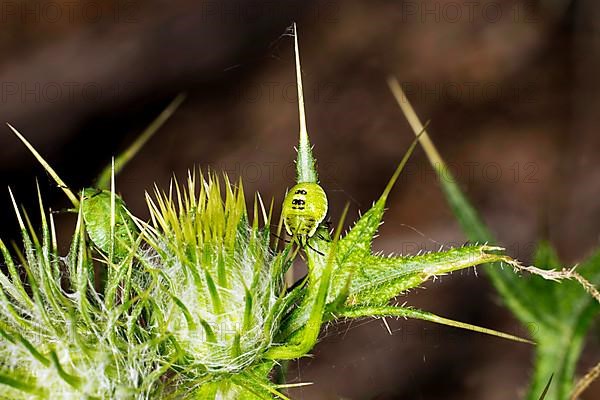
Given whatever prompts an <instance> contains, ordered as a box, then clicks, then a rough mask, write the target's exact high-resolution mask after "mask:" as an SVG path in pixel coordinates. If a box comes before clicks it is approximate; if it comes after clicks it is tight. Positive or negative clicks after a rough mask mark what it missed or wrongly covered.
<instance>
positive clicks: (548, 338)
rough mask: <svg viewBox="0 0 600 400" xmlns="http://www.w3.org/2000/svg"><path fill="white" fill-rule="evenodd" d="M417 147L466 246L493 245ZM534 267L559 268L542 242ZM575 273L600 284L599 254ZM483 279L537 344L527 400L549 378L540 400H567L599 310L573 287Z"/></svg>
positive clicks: (445, 176) (442, 172) (430, 152)
mask: <svg viewBox="0 0 600 400" xmlns="http://www.w3.org/2000/svg"><path fill="white" fill-rule="evenodd" d="M388 83H389V85H390V89H391V90H392V93H393V94H394V96H395V97H396V100H397V102H398V104H399V106H400V107H401V108H402V110H403V111H404V114H405V115H406V117H407V119H408V121H409V123H410V125H411V126H412V128H413V131H414V132H415V133H417V132H420V131H422V129H423V128H422V125H421V122H420V121H419V118H418V117H417V115H416V113H415V112H414V110H413V108H412V106H411V105H410V103H409V102H408V101H407V99H406V96H405V94H404V93H403V91H402V88H401V87H400V84H399V83H398V81H397V80H396V79H394V78H390V79H389V81H388ZM421 144H422V146H423V148H424V149H425V152H426V153H427V156H428V158H429V161H430V163H431V165H432V166H433V168H434V170H435V171H436V173H437V174H438V175H439V176H440V179H439V181H440V182H441V185H442V189H443V191H444V194H445V195H446V199H447V201H448V203H449V204H450V206H451V208H452V211H453V212H454V214H455V216H456V218H457V220H458V221H459V223H460V224H461V226H462V228H463V231H464V232H465V234H466V235H467V237H468V238H469V239H470V240H471V241H479V242H491V243H494V242H495V240H494V238H493V236H492V234H491V233H490V230H489V228H488V227H487V226H486V225H485V223H484V222H483V221H482V219H481V218H480V217H479V215H478V214H477V211H476V210H475V208H474V207H473V206H472V205H471V204H470V202H469V201H468V199H467V198H466V196H465V195H464V194H463V192H462V191H461V190H460V188H459V187H458V184H457V183H456V180H455V179H454V177H453V176H452V174H451V173H450V171H449V170H448V168H447V167H446V165H445V163H444V161H443V159H442V157H441V156H440V154H439V153H438V151H437V149H436V148H435V146H434V144H433V142H432V141H431V139H430V138H429V136H428V135H427V134H426V133H424V134H423V135H422V137H421ZM535 264H536V265H541V266H544V267H545V268H546V269H551V268H556V267H557V266H558V265H560V262H559V260H558V258H557V257H556V254H555V252H554V250H553V249H552V248H551V246H550V245H549V244H547V243H544V242H542V243H541V244H540V245H539V247H538V250H537V255H536V260H535ZM578 271H579V273H580V274H581V275H582V276H583V277H584V278H587V279H588V280H589V281H590V282H592V284H594V285H598V284H600V252H598V253H596V254H595V255H594V256H592V257H591V258H590V259H588V260H587V261H585V262H584V263H583V264H582V265H581V266H580V267H579V268H578ZM486 273H487V274H488V276H489V277H490V279H491V281H492V283H493V284H494V286H495V287H496V290H498V292H499V293H500V295H501V296H502V298H503V300H504V302H505V303H506V305H507V306H508V307H509V308H510V310H511V311H512V312H513V313H514V314H515V315H516V316H517V318H519V319H520V320H521V322H522V323H523V324H525V325H526V326H528V327H529V328H530V330H531V333H532V335H533V336H534V338H535V339H536V342H537V344H538V347H537V349H536V362H535V369H534V375H533V377H532V380H531V384H530V388H529V392H528V394H527V399H529V400H537V399H538V398H539V393H541V392H543V391H544V390H545V387H546V385H547V380H548V376H550V375H552V374H554V376H555V378H556V384H555V385H552V386H550V387H549V388H548V389H547V395H546V399H547V400H564V399H567V398H569V395H570V392H571V390H572V386H573V377H574V372H575V366H576V364H577V360H578V358H579V354H580V352H581V349H582V346H583V340H584V338H585V334H586V332H587V330H588V328H589V326H590V323H591V321H592V318H593V317H594V316H595V315H597V313H598V311H599V310H600V305H599V304H598V303H597V302H596V301H595V300H594V298H592V297H591V296H590V295H589V293H587V292H586V291H585V290H584V288H583V287H582V286H581V285H580V284H579V283H577V282H572V281H571V282H570V281H563V282H560V283H556V282H552V281H548V280H545V279H543V278H541V277H539V276H530V277H526V278H524V277H520V276H518V275H517V274H516V273H515V272H514V271H513V270H512V269H499V268H495V267H490V268H487V269H486Z"/></svg>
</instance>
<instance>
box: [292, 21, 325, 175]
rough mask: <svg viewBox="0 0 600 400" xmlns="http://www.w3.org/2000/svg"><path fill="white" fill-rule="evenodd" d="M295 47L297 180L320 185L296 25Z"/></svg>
mask: <svg viewBox="0 0 600 400" xmlns="http://www.w3.org/2000/svg"><path fill="white" fill-rule="evenodd" d="M294 45H295V46H294V49H295V52H296V83H297V87H298V115H299V118H300V141H299V144H298V159H297V161H296V171H297V175H298V176H297V180H298V183H301V182H312V183H318V181H319V179H318V176H317V169H316V168H315V159H314V157H313V154H312V148H311V145H310V141H309V140H308V131H307V129H306V113H305V111H304V90H303V88H302V68H301V67H300V51H299V48H298V31H297V30H296V24H294Z"/></svg>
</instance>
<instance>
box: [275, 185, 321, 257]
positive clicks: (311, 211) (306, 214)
mask: <svg viewBox="0 0 600 400" xmlns="http://www.w3.org/2000/svg"><path fill="white" fill-rule="evenodd" d="M326 215H327V195H326V194H325V191H324V190H323V188H322V187H321V186H319V185H318V184H317V183H312V182H301V183H298V184H297V185H295V186H294V187H292V189H291V190H290V191H289V192H288V194H287V195H286V196H285V200H284V201H283V223H284V225H285V230H286V231H287V233H288V234H289V235H290V236H292V237H293V238H294V239H296V240H298V244H299V245H300V246H302V245H303V244H306V241H307V240H308V239H309V238H311V237H312V236H313V235H314V234H315V232H316V231H317V228H318V227H319V225H320V224H321V222H323V220H324V219H325V216H326Z"/></svg>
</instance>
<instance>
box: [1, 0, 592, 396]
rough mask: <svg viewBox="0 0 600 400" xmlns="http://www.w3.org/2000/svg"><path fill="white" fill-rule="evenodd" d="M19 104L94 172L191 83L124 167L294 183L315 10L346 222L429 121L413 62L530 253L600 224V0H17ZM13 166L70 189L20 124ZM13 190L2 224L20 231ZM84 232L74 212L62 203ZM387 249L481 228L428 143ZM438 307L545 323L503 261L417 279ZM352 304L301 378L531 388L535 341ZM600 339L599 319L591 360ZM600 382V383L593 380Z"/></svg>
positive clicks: (321, 81)
mask: <svg viewBox="0 0 600 400" xmlns="http://www.w3.org/2000/svg"><path fill="white" fill-rule="evenodd" d="M0 5H1V6H2V8H1V9H0V26H1V31H0V32H1V33H0V53H1V54H2V55H3V57H2V60H1V62H0V85H1V86H0V115H1V117H0V120H2V121H8V122H11V123H12V124H13V125H14V126H15V127H17V129H19V130H20V131H21V132H22V133H23V134H24V135H25V136H26V137H27V138H29V139H30V141H31V142H32V143H33V144H34V145H35V146H36V148H37V149H38V150H39V151H40V152H41V153H42V154H43V155H44V156H45V157H46V158H47V160H48V161H49V162H50V164H51V165H53V166H54V167H55V168H56V170H57V171H58V172H59V174H60V175H61V176H62V177H63V179H65V181H66V182H67V183H68V184H69V185H70V186H72V187H74V188H80V187H84V186H89V185H90V183H91V182H92V180H93V178H94V177H95V176H96V175H97V173H98V172H99V171H100V170H101V169H102V167H103V166H104V165H106V164H107V163H108V162H109V161H110V157H111V156H112V155H114V154H117V153H118V152H119V151H120V150H122V149H124V148H125V147H126V146H127V145H128V144H129V143H131V141H132V140H133V139H134V138H135V137H136V135H137V134H138V133H139V132H140V131H141V130H142V129H143V128H144V127H145V125H146V124H148V123H149V121H150V120H151V119H152V118H153V117H155V116H156V115H157V114H158V113H159V112H160V111H161V110H162V108H163V107H164V106H165V105H166V104H167V103H168V102H169V101H170V99H171V98H172V97H173V96H174V95H175V94H176V93H178V92H179V91H182V90H185V91H187V92H188V94H189V97H188V100H187V101H186V103H185V104H184V105H183V106H182V107H181V109H180V110H179V111H178V113H177V114H176V115H175V116H174V117H173V119H172V120H171V121H170V122H169V123H168V124H167V125H166V126H165V128H164V129H163V130H161V131H160V132H159V133H158V134H157V135H156V137H155V138H153V139H152V141H151V142H149V143H148V145H147V146H146V147H145V148H144V149H143V151H142V152H141V154H140V155H139V156H138V157H137V158H136V159H135V160H134V161H133V162H132V163H131V164H130V165H129V166H128V167H127V168H126V169H125V170H124V171H123V173H122V174H121V175H120V176H119V178H118V182H117V185H118V189H119V191H120V192H121V194H122V195H123V196H124V198H125V200H126V201H127V203H128V204H129V206H130V208H131V209H132V210H133V211H134V212H135V213H136V214H138V215H140V216H145V215H147V214H146V211H145V207H144V200H143V191H144V190H146V189H149V188H151V185H152V184H153V183H154V182H157V183H158V184H159V185H163V186H164V185H166V183H167V182H168V180H169V179H170V177H171V174H172V173H173V172H174V173H175V174H176V175H178V176H182V175H183V174H185V172H186V170H187V169H188V168H193V167H194V166H199V167H202V168H204V169H206V168H209V167H210V168H212V169H216V170H226V171H227V172H228V173H229V174H230V175H232V176H233V177H238V176H241V177H242V178H243V179H244V181H245V187H246V189H247V192H248V193H252V192H254V191H256V190H260V192H261V193H262V195H263V197H266V198H270V197H274V198H275V200H276V202H280V201H281V200H282V197H283V194H284V192H285V189H286V187H288V186H290V185H291V184H292V183H293V167H292V164H291V162H292V160H293V157H294V156H295V153H294V151H293V146H294V144H295V142H296V140H297V131H298V122H297V108H296V95H295V86H294V84H295V77H294V65H293V53H292V40H291V38H290V37H289V36H287V35H285V33H286V29H287V28H288V27H289V26H290V25H291V23H292V21H297V22H298V26H299V30H300V46H301V56H302V61H303V70H304V79H305V81H304V84H305V92H306V97H307V99H306V101H307V104H306V107H307V115H308V125H309V132H310V134H311V139H312V141H313V144H314V145H315V151H316V156H317V159H318V160H319V165H320V169H321V178H322V184H323V186H324V187H325V188H326V190H327V191H328V193H329V196H330V201H331V205H330V210H331V216H332V218H333V220H334V221H335V220H336V218H337V216H338V215H339V213H340V211H341V208H342V207H343V204H344V203H346V202H350V203H351V205H352V213H353V214H352V215H356V213H357V211H358V210H359V209H361V210H366V209H367V208H368V207H369V206H370V204H371V202H372V201H373V200H374V199H376V197H377V196H378V195H379V193H380V192H381V191H382V189H383V187H384V186H385V183H386V182H387V180H388V178H389V177H390V175H391V173H392V172H393V170H394V168H395V166H396V165H397V163H398V162H399V160H400V158H401V157H402V155H403V153H404V151H405V150H406V148H407V147H408V144H409V143H410V141H411V140H412V138H413V134H412V132H411V131H410V129H409V127H408V124H407V122H406V121H405V119H404V117H403V115H402V113H401V112H400V110H399V108H398V107H397V105H396V103H395V101H394V99H393V97H392V96H391V94H390V93H389V90H388V88H387V85H386V82H385V78H386V77H387V76H388V75H389V74H394V75H396V76H397V77H398V79H399V80H400V81H401V82H403V84H404V86H405V89H406V90H407V93H408V97H409V98H410V99H411V101H412V102H413V104H414V106H415V108H416V109H417V112H418V113H419V115H420V116H421V118H422V119H423V120H428V119H430V120H431V125H430V128H429V131H430V134H431V136H432V138H433V140H434V141H435V142H436V143H437V145H438V147H439V149H440V151H441V153H442V155H443V156H444V157H445V158H446V160H447V161H448V162H450V164H451V165H452V166H453V168H454V171H455V174H456V175H457V176H458V177H459V179H460V181H461V183H462V186H463V187H464V189H465V190H466V191H467V193H468V195H469V196H470V198H471V199H472V200H473V202H474V203H475V205H476V206H477V207H478V208H479V210H480V211H481V212H482V214H483V215H484V217H485V219H486V221H487V222H488V223H489V224H490V225H491V227H492V228H493V230H494V232H496V233H497V236H498V237H499V238H500V239H501V240H502V241H503V243H504V244H505V245H506V246H507V247H508V249H509V252H510V254H511V255H513V256H515V257H518V258H519V259H521V260H523V261H528V260H529V259H530V256H531V250H532V249H533V245H534V243H535V239H536V238H539V237H546V238H549V239H550V240H551V241H552V242H553V243H554V244H555V245H556V246H557V248H558V250H559V252H560V255H561V257H562V258H563V260H564V261H565V262H566V263H569V264H573V263H576V262H577V261H578V260H582V259H583V258H584V257H586V256H587V255H589V254H590V252H591V251H592V250H593V249H594V248H595V247H597V246H598V244H599V243H598V239H599V234H600V226H599V224H598V221H599V219H600V204H598V199H599V198H600V161H599V160H598V157H597V154H598V152H599V151H600V136H599V135H598V134H597V129H598V128H597V127H598V123H599V122H600V113H599V112H598V106H600V104H599V99H600V95H599V94H598V93H599V91H598V89H599V78H598V71H600V69H599V67H600V47H599V45H600V37H599V35H600V26H599V24H600V22H599V21H600V4H598V2H596V1H594V0H579V1H575V0H573V1H568V0H537V1H508V0H506V1H504V0H502V1H488V0H475V1H459V0H455V1H445V0H431V1H419V0H408V1H380V0H371V1H355V0H344V1H342V0H321V1H306V0H305V1H300V0H298V1H279V2H274V1H266V0H265V1H243V0H238V1H231V0H222V1H217V0H203V1H189V0H187V1H186V0H171V1H154V0H152V1H142V0H131V1H130V0H121V1H109V0H93V1H81V2H77V3H75V2H72V1H66V0H64V1H63V0H61V1H58V0H51V1H14V0H13V1H10V0H9V1H2V2H1V3H0ZM0 149H1V150H0V171H1V175H0V181H1V182H0V187H6V186H7V185H10V186H11V188H12V189H13V190H14V192H15V193H16V196H17V197H18V199H19V201H20V202H22V203H23V204H24V205H25V206H26V207H27V208H29V209H33V207H35V198H34V197H32V196H33V194H34V193H35V178H36V177H37V178H38V179H39V181H40V185H41V188H42V192H43V193H44V196H45V198H46V201H47V204H48V205H49V206H51V207H52V208H53V209H60V208H62V207H66V206H67V205H68V204H67V202H66V201H65V199H64V198H63V196H62V194H61V192H60V191H59V190H58V189H56V187H55V186H54V185H53V184H52V182H51V181H50V179H49V178H48V177H47V175H46V174H45V173H44V172H43V170H42V169H41V168H40V167H39V166H38V164H37V163H36V161H35V160H34V158H33V157H32V156H31V155H30V154H29V153H28V151H27V150H26V149H25V147H24V146H23V145H22V144H21V143H20V142H18V140H17V139H16V138H15V137H14V136H13V135H12V134H11V133H10V132H9V130H8V128H0ZM8 200H9V197H8V193H5V194H4V195H2V196H0V205H1V206H2V207H1V208H0V210H2V212H1V214H0V231H1V232H0V233H1V235H2V237H3V238H7V237H15V236H14V235H15V234H16V221H15V218H14V215H13V212H12V210H11V208H10V205H9V202H8ZM59 219H60V220H61V222H62V225H61V227H62V228H61V229H62V230H63V232H64V235H68V234H69V230H70V229H72V227H71V226H70V225H69V222H70V219H69V217H68V216H64V217H59ZM385 221H386V223H385V225H384V226H383V228H382V231H381V237H380V238H379V239H378V240H377V242H376V244H375V246H376V247H377V249H381V250H385V251H386V252H389V251H396V252H404V253H413V252H416V251H418V250H419V249H426V250H437V249H438V248H439V247H440V245H458V244H462V243H463V241H464V237H463V235H462V234H461V232H460V230H459V228H458V226H457V224H456V222H454V220H453V217H452V215H451V213H450V211H449V209H448V207H447V206H446V205H445V202H444V199H443V197H442V195H441V191H440V188H439V185H438V183H437V182H436V179H435V178H434V176H433V173H432V170H431V169H430V168H429V166H428V164H427V160H426V159H425V157H424V154H423V152H422V150H420V149H419V150H417V152H416V153H415V155H414V156H413V158H412V161H411V163H410V165H409V167H408V169H407V171H406V173H405V174H404V176H403V177H402V178H401V180H400V183H399V184H398V185H397V187H396V189H395V190H394V192H393V196H392V198H391V200H390V203H389V211H388V212H387V216H386V219H385ZM400 301H408V302H409V303H410V304H414V305H416V306H419V307H423V308H425V309H427V310H430V311H433V312H436V313H439V314H442V315H444V316H448V317H451V318H455V319H458V320H461V321H466V322H470V323H475V324H479V325H483V326H486V327H490V328H494V329H499V330H504V331H509V332H514V333H517V334H525V330H524V328H522V327H520V326H519V325H518V324H517V322H515V320H514V319H512V317H511V316H510V314H509V313H508V312H507V311H506V310H505V309H504V308H503V307H502V306H501V305H500V302H499V299H498V296H497V295H496V294H495V292H494V290H493V288H492V287H491V286H490V284H489V283H488V281H487V280H486V278H485V277H483V276H482V275H481V274H480V275H479V276H476V274H475V273H474V272H473V271H472V270H470V271H465V272H462V273H455V274H453V275H452V276H447V277H444V278H443V279H441V280H438V281H436V282H434V283H430V284H428V285H427V286H426V289H421V290H418V291H415V292H414V293H411V294H410V295H408V296H405V298H402V299H401V300H400ZM388 322H389V324H390V326H391V328H392V329H393V331H394V334H393V335H392V336H390V335H389V334H388V333H387V331H386V329H385V327H384V325H383V324H382V322H381V321H371V322H364V323H357V322H355V323H353V324H340V325H336V326H331V327H329V328H328V329H327V330H326V331H325V332H324V335H323V336H324V338H323V340H322V343H321V344H320V345H319V346H318V347H317V348H316V349H315V352H314V353H315V355H316V357H315V358H314V359H310V358H308V359H304V360H301V361H300V362H298V363H295V364H294V367H293V368H292V372H291V377H292V378H295V379H296V380H297V381H310V382H314V385H312V386H309V387H305V388H303V389H297V390H294V391H293V392H292V394H293V397H294V398H298V399H342V398H343V399H420V400H425V399H486V400H487V399H489V400H501V399H502V400H504V399H517V398H519V397H520V396H521V395H522V394H523V392H524V390H525V387H526V384H527V381H528V374H529V371H530V366H531V348H529V347H527V346H524V345H520V344H515V343H511V342H508V341H502V340H499V339H495V338H492V337H486V336H483V335H478V334H474V333H470V332H462V331H458V330H456V329H452V328H445V327H440V326H437V325H432V324H427V323H420V322H414V321H393V320H389V321H388ZM598 358H600V343H598V336H597V335H593V337H590V340H589V344H588V346H587V347H586V350H585V354H584V356H583V358H582V363H581V366H580V369H581V372H583V371H585V370H586V369H587V367H589V366H591V365H592V364H594V363H595V362H597V360H598ZM599 396H600V384H596V385H595V386H594V387H592V389H590V391H589V392H588V393H587V394H586V397H585V398H586V399H595V398H598V397H599Z"/></svg>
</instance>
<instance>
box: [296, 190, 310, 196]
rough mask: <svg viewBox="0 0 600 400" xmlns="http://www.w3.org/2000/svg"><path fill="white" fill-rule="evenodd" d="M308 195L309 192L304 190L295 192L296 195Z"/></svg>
mask: <svg viewBox="0 0 600 400" xmlns="http://www.w3.org/2000/svg"><path fill="white" fill-rule="evenodd" d="M306 193H307V192H306V190H304V189H298V190H296V191H295V192H294V194H304V195H305V194H306Z"/></svg>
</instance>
